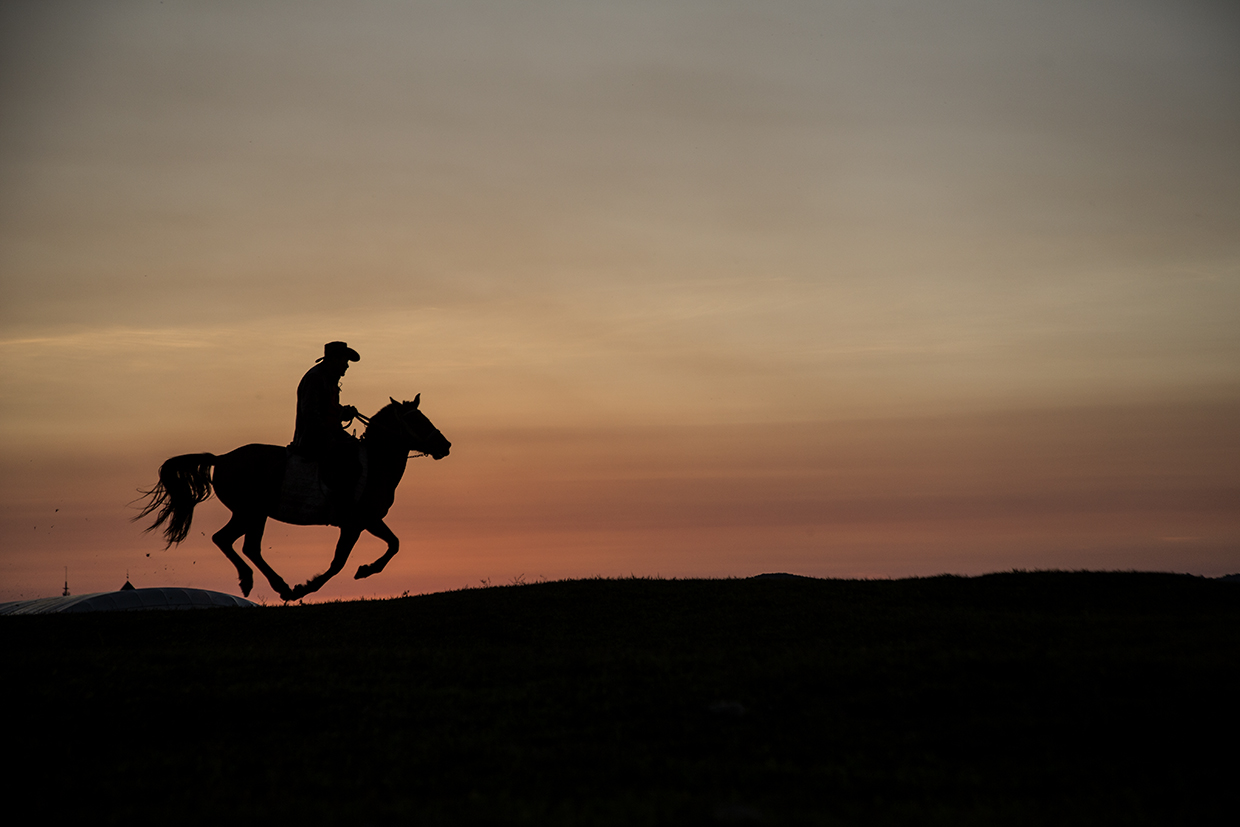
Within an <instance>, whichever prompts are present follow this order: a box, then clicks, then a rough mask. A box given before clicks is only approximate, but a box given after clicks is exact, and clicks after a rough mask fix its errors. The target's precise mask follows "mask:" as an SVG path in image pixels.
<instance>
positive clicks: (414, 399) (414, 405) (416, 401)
mask: <svg viewBox="0 0 1240 827" xmlns="http://www.w3.org/2000/svg"><path fill="white" fill-rule="evenodd" d="M421 401H422V394H420V393H419V394H418V395H417V396H415V397H413V407H415V408H416V407H418V403H419V402H421Z"/></svg>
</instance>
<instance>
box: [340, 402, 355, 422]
mask: <svg viewBox="0 0 1240 827" xmlns="http://www.w3.org/2000/svg"><path fill="white" fill-rule="evenodd" d="M340 412H341V413H342V414H344V416H345V417H346V418H348V419H357V408H355V407H353V406H352V405H345V406H344V407H342V408H341V409H340Z"/></svg>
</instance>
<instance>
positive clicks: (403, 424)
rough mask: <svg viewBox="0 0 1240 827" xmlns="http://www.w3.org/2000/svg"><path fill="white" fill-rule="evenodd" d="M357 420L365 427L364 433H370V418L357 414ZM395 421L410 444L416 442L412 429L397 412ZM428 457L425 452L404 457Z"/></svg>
mask: <svg viewBox="0 0 1240 827" xmlns="http://www.w3.org/2000/svg"><path fill="white" fill-rule="evenodd" d="M357 418H358V419H360V420H361V421H362V424H363V425H365V426H366V433H370V417H368V416H363V415H362V414H358V415H357ZM396 421H397V422H399V423H400V427H401V428H402V429H404V431H405V434H406V436H408V437H409V440H410V442H417V441H418V435H417V434H415V433H414V432H413V429H412V428H410V427H409V423H408V422H406V421H405V418H404V417H403V416H401V415H400V413H399V412H398V413H397V414H396ZM380 424H383V423H380ZM429 456H430V454H428V453H426V452H425V451H413V452H412V453H410V454H409V456H407V457H406V459H416V458H418V457H429Z"/></svg>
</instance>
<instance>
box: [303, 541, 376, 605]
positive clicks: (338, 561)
mask: <svg viewBox="0 0 1240 827" xmlns="http://www.w3.org/2000/svg"><path fill="white" fill-rule="evenodd" d="M361 536H362V528H361V526H341V527H340V539H339V540H337V541H336V554H335V556H334V557H332V564H331V565H330V566H328V567H327V571H325V572H323V573H322V574H319V575H315V576H314V577H311V578H310V579H309V580H307V581H306V582H305V583H302V584H301V585H300V586H296V587H294V588H293V590H292V596H291V597H290V598H289V599H290V600H297V599H298V598H301V597H305V596H306V595H308V594H313V593H314V592H317V591H318V590H319V589H321V588H323V586H324V585H326V584H327V581H328V580H331V579H332V578H333V577H335V576H336V575H337V574H340V570H341V569H343V568H344V564H345V563H347V562H348V561H349V554H350V553H351V552H352V551H353V546H355V545H357V538H358V537H361Z"/></svg>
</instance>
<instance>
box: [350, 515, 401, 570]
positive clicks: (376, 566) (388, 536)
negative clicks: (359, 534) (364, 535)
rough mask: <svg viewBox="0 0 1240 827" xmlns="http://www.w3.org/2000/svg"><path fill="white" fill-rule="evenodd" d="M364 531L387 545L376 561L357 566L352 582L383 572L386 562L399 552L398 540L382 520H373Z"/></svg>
mask: <svg viewBox="0 0 1240 827" xmlns="http://www.w3.org/2000/svg"><path fill="white" fill-rule="evenodd" d="M366 530H367V531H369V532H370V533H371V534H373V535H375V536H376V537H378V538H379V539H380V540H382V541H384V542H385V543H387V552H386V553H385V554H384V555H383V556H382V557H380V558H379V559H378V560H376V561H374V562H373V563H370V564H368V565H364V566H358V568H357V574H355V575H353V579H354V580H361V579H362V578H363V577H370V575H372V574H378V573H379V572H381V571H383V567H384V566H386V565H387V564H388V561H389V560H391V559H392V558H393V557H395V556H396V552H398V551H400V538H399V537H397V536H396V535H395V534H393V533H392V529H390V528H388V527H387V523H385V522H383V520H375V521H374V522H373V523H371V524H370V525H368V526H366Z"/></svg>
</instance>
